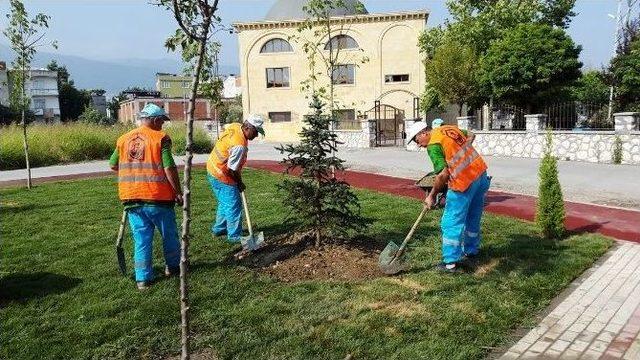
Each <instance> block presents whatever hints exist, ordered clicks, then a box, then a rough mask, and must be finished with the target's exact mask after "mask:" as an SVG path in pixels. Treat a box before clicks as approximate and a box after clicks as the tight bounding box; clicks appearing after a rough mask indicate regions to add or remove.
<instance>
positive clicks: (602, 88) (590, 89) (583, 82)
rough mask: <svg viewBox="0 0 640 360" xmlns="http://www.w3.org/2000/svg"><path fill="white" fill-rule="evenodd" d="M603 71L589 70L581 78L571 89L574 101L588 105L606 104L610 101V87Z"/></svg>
mask: <svg viewBox="0 0 640 360" xmlns="http://www.w3.org/2000/svg"><path fill="white" fill-rule="evenodd" d="M605 76H606V75H605V74H604V73H603V72H601V71H596V70H589V71H586V72H584V73H582V75H581V76H580V78H579V79H578V80H577V81H576V83H575V84H574V85H573V86H572V87H571V95H572V98H573V99H574V100H577V101H581V102H588V103H597V104H600V103H605V102H607V101H608V100H609V85H608V84H607V83H606V82H605Z"/></svg>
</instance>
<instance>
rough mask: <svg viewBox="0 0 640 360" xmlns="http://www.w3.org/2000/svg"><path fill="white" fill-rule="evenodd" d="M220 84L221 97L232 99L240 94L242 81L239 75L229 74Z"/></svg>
mask: <svg viewBox="0 0 640 360" xmlns="http://www.w3.org/2000/svg"><path fill="white" fill-rule="evenodd" d="M222 85H223V88H222V98H223V99H233V98H235V97H237V96H240V95H242V81H241V78H240V76H236V75H234V74H230V75H229V76H227V77H226V78H225V79H224V81H223V83H222Z"/></svg>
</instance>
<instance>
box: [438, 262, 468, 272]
mask: <svg viewBox="0 0 640 360" xmlns="http://www.w3.org/2000/svg"><path fill="white" fill-rule="evenodd" d="M436 270H438V271H439V272H441V273H447V274H460V273H463V272H464V269H463V268H462V266H461V264H460V263H450V264H445V263H440V264H438V265H437V266H436Z"/></svg>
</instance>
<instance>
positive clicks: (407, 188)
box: [247, 160, 640, 243]
mask: <svg viewBox="0 0 640 360" xmlns="http://www.w3.org/2000/svg"><path fill="white" fill-rule="evenodd" d="M247 166H249V167H252V168H254V169H262V170H268V171H272V172H279V173H281V172H283V170H284V167H283V166H282V165H280V164H279V163H278V162H277V161H267V160H250V161H248V162H247ZM340 177H341V178H343V179H344V180H345V181H347V182H348V183H349V184H351V185H352V186H354V187H357V188H362V189H369V190H374V191H379V192H384V193H389V194H395V195H401V196H407V197H411V198H415V199H423V198H424V192H423V191H422V190H421V189H419V188H417V187H416V186H415V185H414V182H415V180H411V179H403V178H397V177H392V176H386V175H378V174H371V173H365V172H360V171H351V170H348V171H345V172H343V173H341V174H340ZM486 203H487V205H486V210H487V211H489V212H491V213H494V214H499V215H505V216H510V217H514V218H518V219H523V220H528V221H533V219H534V216H535V211H536V198H535V197H533V196H527V195H518V194H511V193H505V192H499V191H489V194H488V195H487V201H486ZM565 209H566V213H567V216H566V220H565V224H566V227H567V229H568V230H569V231H572V232H579V233H582V232H590V233H600V234H603V235H607V236H611V237H614V238H616V239H620V240H628V241H633V242H638V243H640V212H638V211H633V210H624V209H617V208H610V207H605V206H598V205H589V204H581V203H573V202H565Z"/></svg>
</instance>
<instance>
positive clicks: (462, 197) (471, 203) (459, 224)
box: [440, 172, 489, 264]
mask: <svg viewBox="0 0 640 360" xmlns="http://www.w3.org/2000/svg"><path fill="white" fill-rule="evenodd" d="M487 190H489V178H488V177H487V173H486V172H485V173H483V174H482V175H480V177H479V178H478V179H476V180H475V181H474V182H473V183H471V185H470V186H469V188H468V189H467V190H466V191H464V192H460V191H454V190H451V189H449V191H447V202H446V205H445V208H444V214H443V215H442V222H441V224H440V226H441V228H442V261H443V262H444V263H445V264H451V263H455V262H458V261H460V260H461V259H462V256H463V255H476V254H478V250H479V247H480V220H481V218H482V211H483V209H484V197H485V195H486V193H487Z"/></svg>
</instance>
